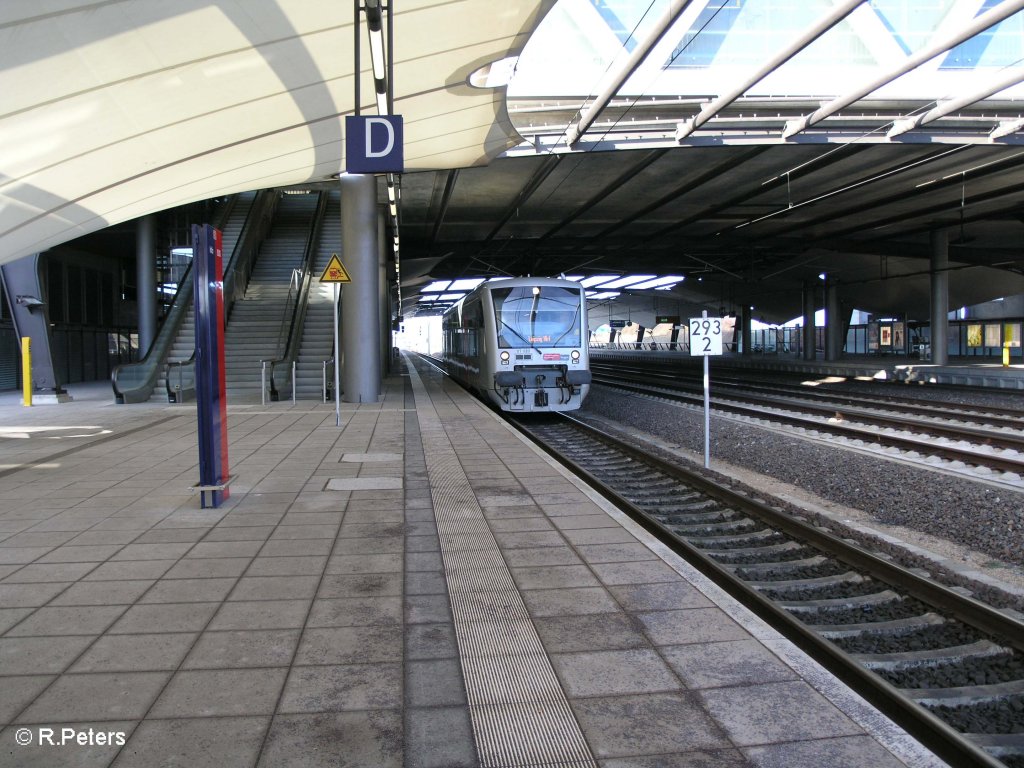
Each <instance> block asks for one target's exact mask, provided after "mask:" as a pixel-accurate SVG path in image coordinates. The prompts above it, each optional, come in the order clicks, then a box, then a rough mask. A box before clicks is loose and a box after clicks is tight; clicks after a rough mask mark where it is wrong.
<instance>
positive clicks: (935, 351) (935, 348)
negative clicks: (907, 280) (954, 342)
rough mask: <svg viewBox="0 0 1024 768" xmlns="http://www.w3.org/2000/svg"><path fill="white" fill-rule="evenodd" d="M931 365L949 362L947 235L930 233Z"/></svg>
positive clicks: (946, 233) (945, 233) (943, 231)
mask: <svg viewBox="0 0 1024 768" xmlns="http://www.w3.org/2000/svg"><path fill="white" fill-rule="evenodd" d="M931 245H932V259H931V272H932V328H931V334H932V338H931V347H932V363H934V364H935V365H945V364H946V363H948V362H949V343H948V341H947V339H948V338H949V272H948V271H947V270H948V269H949V233H948V232H946V230H941V231H939V232H932V237H931Z"/></svg>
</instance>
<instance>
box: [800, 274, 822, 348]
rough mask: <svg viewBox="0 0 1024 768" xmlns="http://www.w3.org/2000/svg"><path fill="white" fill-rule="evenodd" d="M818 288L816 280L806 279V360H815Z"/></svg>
mask: <svg viewBox="0 0 1024 768" xmlns="http://www.w3.org/2000/svg"><path fill="white" fill-rule="evenodd" d="M816 290H817V284H816V283H815V281H814V280H804V328H803V344H802V346H803V348H804V354H803V359H804V360H814V359H815V353H814V345H815V338H814V312H815V311H816V310H817V308H818V303H817V302H816V301H815V297H814V294H815V291H816Z"/></svg>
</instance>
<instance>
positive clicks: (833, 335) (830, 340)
mask: <svg viewBox="0 0 1024 768" xmlns="http://www.w3.org/2000/svg"><path fill="white" fill-rule="evenodd" d="M845 322H846V321H845V318H843V316H842V309H840V306H839V283H837V282H836V281H835V280H831V279H830V280H828V281H827V282H826V283H825V359H826V360H838V359H839V358H841V357H842V356H843V330H844V328H845V327H846V326H845Z"/></svg>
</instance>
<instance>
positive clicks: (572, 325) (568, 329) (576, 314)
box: [551, 304, 582, 347]
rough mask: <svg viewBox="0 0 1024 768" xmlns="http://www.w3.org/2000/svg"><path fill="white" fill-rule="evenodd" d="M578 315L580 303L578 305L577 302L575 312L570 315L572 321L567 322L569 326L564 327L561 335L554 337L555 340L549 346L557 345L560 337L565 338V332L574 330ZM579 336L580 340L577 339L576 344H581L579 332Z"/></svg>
mask: <svg viewBox="0 0 1024 768" xmlns="http://www.w3.org/2000/svg"><path fill="white" fill-rule="evenodd" d="M579 316H580V305H579V304H577V305H576V312H575V314H574V315H573V316H572V322H571V323H569V327H568V328H566V329H565V330H564V331H563V332H562V335H561V336H559V337H558V338H557V339H555V340H554V342H552V344H551V346H553V347H557V346H558V342H560V341H561V340H562V339H564V338H565V335H566V334H567V333H569V331H572V330H575V328H576V320H577V319H578V318H579ZM580 337H581V339H580V341H579V342H577V344H581V343H582V334H580Z"/></svg>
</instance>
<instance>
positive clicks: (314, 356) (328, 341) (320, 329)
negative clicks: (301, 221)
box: [295, 190, 341, 400]
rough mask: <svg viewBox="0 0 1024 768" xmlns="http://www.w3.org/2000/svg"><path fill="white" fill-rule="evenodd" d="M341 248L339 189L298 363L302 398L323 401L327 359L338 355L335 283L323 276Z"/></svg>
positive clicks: (318, 259) (323, 238)
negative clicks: (334, 255) (335, 336)
mask: <svg viewBox="0 0 1024 768" xmlns="http://www.w3.org/2000/svg"><path fill="white" fill-rule="evenodd" d="M340 251H341V192H340V191H338V190H335V191H333V192H331V193H330V196H329V198H328V201H327V212H326V213H325V214H324V221H323V224H322V225H321V228H320V240H319V242H318V243H317V249H316V255H315V257H314V259H315V260H314V262H313V280H312V282H311V284H310V286H309V304H308V305H307V307H306V319H305V322H304V324H303V326H302V342H301V344H300V345H299V355H298V358H297V360H296V366H295V397H296V399H298V400H320V399H321V398H322V397H323V394H322V388H323V361H324V360H327V359H329V358H331V357H333V356H334V315H333V310H334V284H333V283H322V284H321V282H320V275H322V274H323V273H324V270H325V269H327V264H328V262H330V260H331V255H332V254H334V253H340ZM328 369H329V370H328V372H327V378H328V380H329V382H330V383H331V384H332V385H333V382H334V369H333V367H332V366H328Z"/></svg>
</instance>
